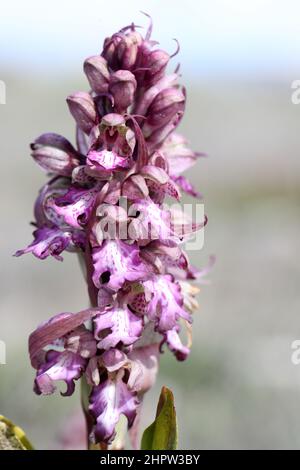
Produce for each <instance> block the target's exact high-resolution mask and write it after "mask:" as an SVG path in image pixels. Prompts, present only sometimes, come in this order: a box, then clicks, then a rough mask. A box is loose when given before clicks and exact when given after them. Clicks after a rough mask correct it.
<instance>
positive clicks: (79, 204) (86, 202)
mask: <svg viewBox="0 0 300 470" xmlns="http://www.w3.org/2000/svg"><path fill="white" fill-rule="evenodd" d="M96 195H97V191H96V189H91V190H86V189H77V188H72V187H71V188H70V189H69V191H68V192H67V193H66V194H65V195H64V196H60V197H58V198H55V199H54V200H53V201H52V207H53V208H54V209H55V211H56V212H57V214H59V215H62V216H63V217H64V219H65V221H66V223H67V224H68V225H70V226H71V227H75V228H81V227H82V226H83V225H85V224H86V223H87V221H88V219H89V217H90V215H91V213H92V210H93V207H94V202H95V198H96Z"/></svg>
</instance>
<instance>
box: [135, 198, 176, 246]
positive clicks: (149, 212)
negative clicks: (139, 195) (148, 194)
mask: <svg viewBox="0 0 300 470" xmlns="http://www.w3.org/2000/svg"><path fill="white" fill-rule="evenodd" d="M129 215H130V216H131V217H132V221H131V223H130V225H129V228H128V233H129V237H130V238H131V239H133V240H141V241H151V240H158V239H159V240H168V239H170V238H171V237H173V236H174V232H173V228H172V224H171V214H170V212H169V211H168V210H164V209H161V208H160V207H159V205H158V204H155V203H154V202H153V201H152V200H151V199H150V198H148V199H142V200H140V201H136V202H134V203H133V204H132V205H131V207H130V211H129Z"/></svg>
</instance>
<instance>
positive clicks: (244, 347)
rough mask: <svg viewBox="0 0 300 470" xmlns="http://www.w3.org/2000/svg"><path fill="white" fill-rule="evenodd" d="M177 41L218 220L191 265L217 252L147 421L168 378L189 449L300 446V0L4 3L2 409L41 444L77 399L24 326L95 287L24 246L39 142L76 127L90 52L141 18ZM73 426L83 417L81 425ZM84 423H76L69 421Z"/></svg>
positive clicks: (73, 265) (201, 181) (209, 203)
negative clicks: (40, 383)
mask: <svg viewBox="0 0 300 470" xmlns="http://www.w3.org/2000/svg"><path fill="white" fill-rule="evenodd" d="M140 10H145V11H146V12H147V13H149V14H151V16H152V17H153V20H154V32H153V37H154V38H155V39H157V40H158V41H159V42H160V44H161V46H162V47H163V48H165V49H166V50H168V51H173V50H175V46H176V45H175V43H174V41H173V40H172V38H177V39H178V40H179V41H180V45H181V50H180V53H179V54H178V55H177V56H176V58H175V59H173V63H172V67H174V68H175V66H176V64H177V63H178V61H179V62H180V64H181V71H182V79H181V82H182V83H184V84H185V86H186V88H187V92H188V103H187V111H186V115H185V118H184V120H183V123H182V125H181V131H182V132H183V133H184V134H185V135H186V136H187V137H188V139H189V140H190V142H191V145H192V147H193V148H195V149H197V150H199V151H205V152H206V153H207V154H208V156H209V157H208V158H207V159H202V160H200V162H199V163H198V165H197V166H196V167H195V168H194V169H193V170H192V171H190V174H189V175H188V176H190V177H191V179H192V181H193V183H194V184H195V185H196V186H197V187H198V188H199V190H200V191H201V192H203V193H204V195H205V210H206V213H207V214H208V219H209V223H208V226H207V228H206V232H205V245H204V248H203V250H201V251H200V252H191V253H190V256H191V259H192V261H193V263H194V264H196V265H198V266H205V265H206V264H207V262H208V258H209V255H210V254H216V256H217V262H216V265H215V267H214V269H213V270H212V272H211V273H210V275H209V279H210V284H209V285H206V286H203V287H202V288H201V294H200V296H199V301H200V305H201V306H200V310H199V312H197V313H196V314H195V321H194V343H193V349H192V353H191V356H190V358H189V359H188V361H187V362H185V363H177V362H176V360H175V359H174V358H173V357H172V356H171V355H170V354H168V353H166V354H164V355H163V357H162V360H161V370H160V374H159V378H158V381H157V385H156V387H155V388H154V389H153V390H152V391H151V393H150V394H149V396H148V397H147V400H146V406H145V409H144V415H143V425H144V426H145V425H146V424H147V425H148V424H150V422H151V421H152V420H153V417H154V409H155V407H156V402H157V399H158V395H159V391H160V388H161V386H162V385H163V384H165V385H167V386H169V387H171V388H172V389H173V391H174V393H175V399H176V404H177V411H178V419H179V432H180V448H182V449H217V448H219V449H232V448H233V449H253V448H257V449H261V448H265V449H274V448H300V406H299V391H300V365H299V366H298V367H297V366H295V365H293V364H292V362H291V353H292V350H291V343H292V341H293V340H295V339H299V338H300V322H299V313H300V295H299V290H300V286H299V275H300V249H299V235H300V233H299V232H300V219H299V201H300V188H299V182H300V138H299V126H300V105H296V104H293V103H292V100H291V95H292V88H291V84H292V82H293V81H294V80H296V79H299V78H300V35H299V17H300V4H299V2H298V1H296V0H295V1H293V0H285V1H280V0H270V1H268V0H251V1H250V0H249V1H248V0H242V1H240V0H224V1H222V0H199V1H197V2H195V1H194V0H185V1H184V2H174V1H171V0H164V1H163V2H161V1H159V0H147V1H145V0H144V1H137V0H130V1H128V2H121V1H120V0H117V1H115V2H113V3H112V2H111V3H107V2H104V0H85V2H81V1H77V2H74V1H70V0H65V1H63V2H62V1H58V0H52V1H51V2H46V3H45V2H38V1H37V0H36V1H34V0H27V1H26V2H17V1H16V0H10V1H5V0H4V1H3V2H2V3H1V11H0V41H1V48H0V79H1V80H3V81H4V82H5V84H6V104H1V105H0V151H1V162H2V165H1V170H2V173H1V174H2V177H1V185H0V187H1V193H2V194H1V232H0V233H1V235H0V236H1V293H0V305H1V323H0V339H1V340H2V341H5V343H6V348H7V359H6V361H7V364H6V365H0V413H2V414H4V415H6V416H7V417H9V418H10V419H11V420H13V421H15V422H17V423H18V424H19V425H21V426H22V427H23V428H24V429H25V430H26V432H27V434H28V436H29V438H30V439H31V440H32V442H33V443H34V445H35V446H36V447H37V448H42V449H49V448H50V449H54V448H59V447H60V445H61V442H60V439H61V437H60V436H61V430H62V429H63V427H64V426H65V425H67V424H68V423H70V422H71V423H73V421H72V419H73V418H72V416H73V413H76V410H77V407H78V400H79V397H78V395H77V394H75V395H74V396H73V397H72V398H70V399H65V398H62V397H60V396H59V394H56V395H54V396H51V397H49V398H47V397H37V396H35V395H34V394H33V393H32V381H33V377H34V372H33V370H32V369H31V367H30V364H29V359H28V355H27V337H28V335H29V333H30V332H31V331H32V330H33V329H34V328H35V327H36V326H37V324H38V323H40V322H41V321H42V320H44V319H47V318H48V317H49V316H50V315H53V314H55V313H57V312H61V311H78V310H80V309H82V308H85V307H86V305H87V294H86V288H85V285H84V282H83V281H82V277H81V272H80V269H79V266H77V260H76V258H74V257H73V256H72V255H70V254H66V255H65V256H64V262H63V263H59V262H57V261H55V260H52V259H48V260H47V261H44V262H41V261H38V260H37V259H35V258H34V257H33V256H30V255H27V256H24V257H22V258H19V259H17V258H13V257H12V254H13V253H14V252H15V251H16V249H18V248H22V247H23V246H25V245H27V244H28V243H29V242H30V241H31V239H32V237H31V232H32V228H31V227H30V225H29V222H30V221H31V220H32V207H33V201H34V199H35V197H36V194H37V192H38V189H39V188H40V187H41V186H42V185H43V184H44V182H45V180H46V176H45V175H44V174H43V173H42V172H41V171H40V169H39V168H38V167H37V166H36V165H35V164H34V162H33V161H32V160H31V157H30V155H29V148H28V144H29V142H31V141H32V140H33V139H34V138H35V137H36V136H38V135H39V134H41V133H42V132H45V131H54V132H57V133H60V134H62V135H65V136H66V137H67V138H69V139H71V140H72V141H74V139H73V137H74V122H73V119H72V117H71V116H70V115H69V113H68V110H67V106H66V103H65V97H66V96H67V95H68V94H69V93H71V92H73V91H76V90H86V89H87V86H88V85H87V81H86V79H85V77H84V74H83V72H82V63H83V60H84V58H85V57H87V56H90V55H93V54H96V53H98V52H99V51H100V49H101V46H102V41H103V39H104V38H105V37H106V36H108V35H111V34H112V33H113V32H115V31H116V30H118V29H120V28H121V27H122V26H125V25H127V24H130V23H131V22H132V21H134V22H135V23H136V24H138V25H141V26H144V27H145V26H147V24H148V20H147V18H146V17H145V16H143V15H142V14H141V13H140V12H139V11H140ZM72 426H73V424H72ZM74 429H76V426H75V425H74V426H73V428H72V432H73V434H76V433H75V432H74Z"/></svg>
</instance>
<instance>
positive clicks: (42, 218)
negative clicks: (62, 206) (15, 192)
mask: <svg viewBox="0 0 300 470" xmlns="http://www.w3.org/2000/svg"><path fill="white" fill-rule="evenodd" d="M68 185H69V181H67V180H66V178H61V177H57V178H55V179H54V180H53V182H50V183H47V184H45V185H44V186H43V187H42V188H41V190H40V191H39V195H38V197H37V199H36V201H35V204H34V216H35V220H36V223H37V226H38V227H42V226H44V225H47V226H48V227H53V226H56V227H59V228H62V229H63V228H66V227H67V226H66V223H65V221H64V218H63V217H62V216H60V215H58V214H57V213H56V212H55V210H54V209H53V208H52V206H51V204H49V200H52V198H54V197H58V196H62V195H63V194H65V193H66V191H67V190H68Z"/></svg>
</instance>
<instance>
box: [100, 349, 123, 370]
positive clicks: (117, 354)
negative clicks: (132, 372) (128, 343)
mask: <svg viewBox="0 0 300 470" xmlns="http://www.w3.org/2000/svg"><path fill="white" fill-rule="evenodd" d="M101 364H103V366H104V367H105V369H106V370H107V371H108V372H115V371H117V370H119V369H121V368H122V367H124V366H126V365H127V364H128V358H127V356H126V354H125V353H124V352H123V351H120V350H119V349H114V348H113V349H109V350H108V351H105V352H104V353H103V354H102V355H101Z"/></svg>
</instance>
